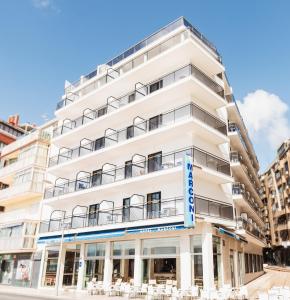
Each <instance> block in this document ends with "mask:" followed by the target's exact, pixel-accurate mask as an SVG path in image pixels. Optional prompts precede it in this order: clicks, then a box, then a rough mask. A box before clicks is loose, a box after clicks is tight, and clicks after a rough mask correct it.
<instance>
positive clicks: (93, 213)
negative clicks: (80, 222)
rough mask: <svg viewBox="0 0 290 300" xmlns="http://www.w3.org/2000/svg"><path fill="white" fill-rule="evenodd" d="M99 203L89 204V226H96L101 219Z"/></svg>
mask: <svg viewBox="0 0 290 300" xmlns="http://www.w3.org/2000/svg"><path fill="white" fill-rule="evenodd" d="M99 208H100V205H99V204H92V205H90V206H89V220H88V221H89V226H96V225H97V224H98V219H99Z"/></svg>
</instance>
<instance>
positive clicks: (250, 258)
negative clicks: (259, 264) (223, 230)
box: [249, 254, 253, 273]
mask: <svg viewBox="0 0 290 300" xmlns="http://www.w3.org/2000/svg"><path fill="white" fill-rule="evenodd" d="M249 273H253V255H252V254H249Z"/></svg>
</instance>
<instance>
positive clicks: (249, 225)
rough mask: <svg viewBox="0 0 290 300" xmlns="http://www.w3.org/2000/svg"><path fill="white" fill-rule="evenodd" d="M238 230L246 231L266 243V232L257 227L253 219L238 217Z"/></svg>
mask: <svg viewBox="0 0 290 300" xmlns="http://www.w3.org/2000/svg"><path fill="white" fill-rule="evenodd" d="M237 228H238V230H245V231H246V232H247V233H250V234H251V235H253V236H254V237H256V238H258V239H259V240H261V241H262V242H263V243H266V240H265V233H264V231H263V230H262V229H261V228H259V227H258V226H257V224H256V223H255V222H253V221H252V220H251V219H245V218H243V217H237Z"/></svg>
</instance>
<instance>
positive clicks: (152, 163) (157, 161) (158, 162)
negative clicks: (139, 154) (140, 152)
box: [148, 151, 162, 173]
mask: <svg viewBox="0 0 290 300" xmlns="http://www.w3.org/2000/svg"><path fill="white" fill-rule="evenodd" d="M161 169H162V152H161V151H160V152H157V153H153V154H149V155H148V173H150V172H154V171H158V170H161Z"/></svg>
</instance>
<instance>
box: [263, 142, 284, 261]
mask: <svg viewBox="0 0 290 300" xmlns="http://www.w3.org/2000/svg"><path fill="white" fill-rule="evenodd" d="M289 160H290V140H286V141H285V142H283V144H282V145H281V146H280V147H279V148H278V150H277V157H276V159H275V160H274V162H273V163H272V164H271V165H270V166H269V168H268V169H267V171H266V172H265V173H264V174H262V175H261V184H262V186H261V191H260V192H261V197H262V200H263V202H264V204H265V206H266V208H267V210H266V209H265V221H266V222H267V226H268V239H269V242H271V245H272V247H273V250H274V259H275V262H276V263H278V264H281V263H282V264H284V263H285V264H287V265H289V264H290V260H289V255H286V254H287V247H289V246H290V239H289V237H290V235H289V233H290V224H289V220H290V197H289V196H290V187H289V184H290V179H289ZM287 256H288V259H287Z"/></svg>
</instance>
